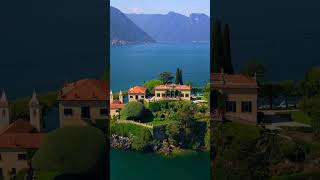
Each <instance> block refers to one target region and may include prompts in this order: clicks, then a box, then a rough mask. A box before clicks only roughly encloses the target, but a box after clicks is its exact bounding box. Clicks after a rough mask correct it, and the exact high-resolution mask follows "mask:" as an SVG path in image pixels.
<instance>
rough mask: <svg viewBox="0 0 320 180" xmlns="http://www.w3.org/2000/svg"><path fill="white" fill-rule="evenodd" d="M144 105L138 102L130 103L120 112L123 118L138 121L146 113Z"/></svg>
mask: <svg viewBox="0 0 320 180" xmlns="http://www.w3.org/2000/svg"><path fill="white" fill-rule="evenodd" d="M144 111H145V109H144V105H143V104H142V103H141V102H138V101H132V102H129V103H128V104H127V105H126V106H125V107H124V108H123V109H122V110H121V112H120V114H121V117H123V118H126V119H131V120H138V119H139V118H141V117H142V115H143V113H144Z"/></svg>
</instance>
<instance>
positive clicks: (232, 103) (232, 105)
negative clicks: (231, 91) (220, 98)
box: [226, 101, 237, 112]
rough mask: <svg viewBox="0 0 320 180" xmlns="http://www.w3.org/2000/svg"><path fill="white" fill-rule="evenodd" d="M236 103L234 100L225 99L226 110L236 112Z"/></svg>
mask: <svg viewBox="0 0 320 180" xmlns="http://www.w3.org/2000/svg"><path fill="white" fill-rule="evenodd" d="M236 110H237V105H236V102H235V101H227V103H226V111H227V112H236Z"/></svg>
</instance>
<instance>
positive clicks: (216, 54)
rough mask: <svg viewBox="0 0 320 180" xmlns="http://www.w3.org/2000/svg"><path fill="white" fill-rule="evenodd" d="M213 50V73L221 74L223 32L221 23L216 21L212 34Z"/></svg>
mask: <svg viewBox="0 0 320 180" xmlns="http://www.w3.org/2000/svg"><path fill="white" fill-rule="evenodd" d="M212 43H213V46H212V48H213V50H212V51H211V52H212V55H211V72H220V71H221V68H222V62H223V41H222V32H221V21H220V20H219V19H216V20H215V23H214V28H213V34H212Z"/></svg>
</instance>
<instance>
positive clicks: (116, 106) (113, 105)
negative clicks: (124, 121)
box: [110, 100, 124, 109]
mask: <svg viewBox="0 0 320 180" xmlns="http://www.w3.org/2000/svg"><path fill="white" fill-rule="evenodd" d="M110 108H111V109H122V108H124V104H123V103H122V102H121V101H119V100H114V101H113V102H112V103H111V105H110Z"/></svg>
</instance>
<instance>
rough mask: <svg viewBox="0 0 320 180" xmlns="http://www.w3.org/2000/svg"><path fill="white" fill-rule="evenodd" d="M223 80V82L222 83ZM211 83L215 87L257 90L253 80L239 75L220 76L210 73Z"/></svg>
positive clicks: (255, 82) (219, 74)
mask: <svg viewBox="0 0 320 180" xmlns="http://www.w3.org/2000/svg"><path fill="white" fill-rule="evenodd" d="M222 80H223V81H222ZM211 82H213V83H214V84H213V85H216V86H217V87H222V86H223V87H227V88H258V85H257V81H256V80H255V79H254V78H250V77H247V76H245V75H241V74H235V75H230V74H221V73H212V74H211Z"/></svg>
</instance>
